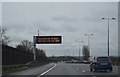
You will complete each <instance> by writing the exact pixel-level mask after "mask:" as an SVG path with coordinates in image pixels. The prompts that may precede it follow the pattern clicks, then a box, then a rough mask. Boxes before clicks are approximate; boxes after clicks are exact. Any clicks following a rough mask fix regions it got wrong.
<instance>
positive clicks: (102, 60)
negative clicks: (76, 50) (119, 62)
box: [90, 57, 113, 72]
mask: <svg viewBox="0 0 120 77" xmlns="http://www.w3.org/2000/svg"><path fill="white" fill-rule="evenodd" d="M112 69H113V67H112V62H111V60H110V58H109V57H94V60H93V61H92V62H91V63H90V71H94V72H96V71H98V70H104V71H108V70H109V71H110V72H111V71H112Z"/></svg>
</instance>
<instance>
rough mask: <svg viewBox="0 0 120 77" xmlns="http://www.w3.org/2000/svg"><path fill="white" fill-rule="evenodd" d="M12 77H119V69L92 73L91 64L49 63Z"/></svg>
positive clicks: (16, 73) (114, 67) (115, 67)
mask: <svg viewBox="0 0 120 77" xmlns="http://www.w3.org/2000/svg"><path fill="white" fill-rule="evenodd" d="M9 75H11V77H13V76H12V75H23V76H25V77H27V75H29V77H30V75H31V77H41V76H44V77H46V76H47V77H49V76H51V77H53V76H55V77H57V76H61V77H63V76H65V77H66V76H67V77H75V76H78V77H118V76H117V75H118V67H117V66H113V71H112V72H102V71H98V72H91V71H90V68H89V64H74V63H65V62H58V63H49V64H47V65H44V66H42V67H35V68H31V69H27V70H24V71H19V72H14V73H11V74H9Z"/></svg>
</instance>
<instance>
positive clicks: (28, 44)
mask: <svg viewBox="0 0 120 77" xmlns="http://www.w3.org/2000/svg"><path fill="white" fill-rule="evenodd" d="M16 48H17V49H20V50H25V51H30V52H32V48H33V43H32V42H30V41H28V40H23V41H22V42H21V43H20V44H18V45H17V46H16Z"/></svg>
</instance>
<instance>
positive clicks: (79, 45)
mask: <svg viewBox="0 0 120 77" xmlns="http://www.w3.org/2000/svg"><path fill="white" fill-rule="evenodd" d="M79 60H80V42H79Z"/></svg>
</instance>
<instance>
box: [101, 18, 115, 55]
mask: <svg viewBox="0 0 120 77" xmlns="http://www.w3.org/2000/svg"><path fill="white" fill-rule="evenodd" d="M102 19H103V20H107V22H108V42H107V44H108V57H109V56H110V55H109V21H110V20H115V18H102Z"/></svg>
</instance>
